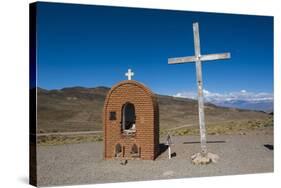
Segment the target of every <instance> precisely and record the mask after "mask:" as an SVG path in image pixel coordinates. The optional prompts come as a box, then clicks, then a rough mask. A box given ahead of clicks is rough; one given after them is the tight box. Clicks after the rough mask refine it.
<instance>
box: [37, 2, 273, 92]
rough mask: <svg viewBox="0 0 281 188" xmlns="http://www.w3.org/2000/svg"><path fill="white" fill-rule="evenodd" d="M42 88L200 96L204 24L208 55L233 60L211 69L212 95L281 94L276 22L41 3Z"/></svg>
mask: <svg viewBox="0 0 281 188" xmlns="http://www.w3.org/2000/svg"><path fill="white" fill-rule="evenodd" d="M37 18H38V20H37V31H38V32H37V36H38V38H37V44H38V86H39V87H42V88H46V89H60V88H63V87H72V86H84V87H96V86H108V87H111V86H112V85H114V84H116V83H117V82H119V81H122V80H124V79H126V77H125V75H124V74H125V72H126V71H127V69H128V68H131V69H132V70H133V72H134V73H135V76H134V77H133V79H134V80H137V81H139V82H142V83H144V84H145V85H147V86H148V87H149V88H151V89H152V91H154V92H155V93H160V94H168V95H176V94H179V93H188V92H196V89H197V88H196V76H195V65H194V64H193V63H188V64H181V65H168V63H167V60H168V58H169V57H178V56H189V55H194V48H193V31H192V23H193V22H195V21H196V22H199V27H200V40H201V52H202V54H208V53H222V52H231V59H230V60H220V61H212V62H205V63H203V84H204V88H205V89H206V90H207V91H208V92H209V91H211V92H215V93H230V92H237V91H241V92H242V93H245V91H249V92H253V93H256V94H258V93H272V92H273V17H268V16H267V17H266V16H248V15H232V14H215V13H201V12H188V11H169V10H155V9H135V8H121V7H107V6H92V5H91V6H87V5H74V4H72V5H71V4H55V3H39V4H38V16H37Z"/></svg>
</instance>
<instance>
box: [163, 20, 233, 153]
mask: <svg viewBox="0 0 281 188" xmlns="http://www.w3.org/2000/svg"><path fill="white" fill-rule="evenodd" d="M193 37H194V52H195V56H186V57H176V58H169V59H168V63H169V64H181V63H190V62H195V64H196V77H197V87H198V113H199V127H200V138H201V153H202V154H203V156H204V155H206V154H207V145H206V128H205V114H204V99H203V84H202V68H201V63H202V62H203V61H211V60H219V59H229V58H230V53H218V54H207V55H201V49H200V39H199V25H198V23H193Z"/></svg>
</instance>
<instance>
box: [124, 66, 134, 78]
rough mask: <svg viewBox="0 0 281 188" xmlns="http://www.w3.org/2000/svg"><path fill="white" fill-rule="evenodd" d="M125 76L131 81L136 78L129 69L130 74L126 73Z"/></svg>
mask: <svg viewBox="0 0 281 188" xmlns="http://www.w3.org/2000/svg"><path fill="white" fill-rule="evenodd" d="M125 76H127V77H128V80H131V79H132V76H134V72H132V71H131V69H128V72H126V74H125Z"/></svg>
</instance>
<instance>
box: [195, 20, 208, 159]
mask: <svg viewBox="0 0 281 188" xmlns="http://www.w3.org/2000/svg"><path fill="white" fill-rule="evenodd" d="M193 36H194V52H195V57H196V61H195V62H196V77H197V88H198V114H199V126H200V135H201V136H200V139H201V153H202V154H203V155H205V154H206V153H207V145H206V140H207V138H206V127H205V113H204V97H203V80H202V65H201V59H200V58H201V49H200V38H199V27H198V23H193Z"/></svg>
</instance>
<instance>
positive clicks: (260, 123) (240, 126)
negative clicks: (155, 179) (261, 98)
mask: <svg viewBox="0 0 281 188" xmlns="http://www.w3.org/2000/svg"><path fill="white" fill-rule="evenodd" d="M268 127H273V118H272V117H269V118H267V119H265V120H251V121H229V122H219V123H210V124H207V126H206V129H207V133H208V134H209V135H221V134H246V133H247V132H249V131H253V130H259V129H264V128H268ZM168 133H169V134H171V135H173V136H185V135H199V134H200V133H199V126H191V127H186V128H180V129H174V130H161V131H160V136H165V135H167V134H168Z"/></svg>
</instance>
